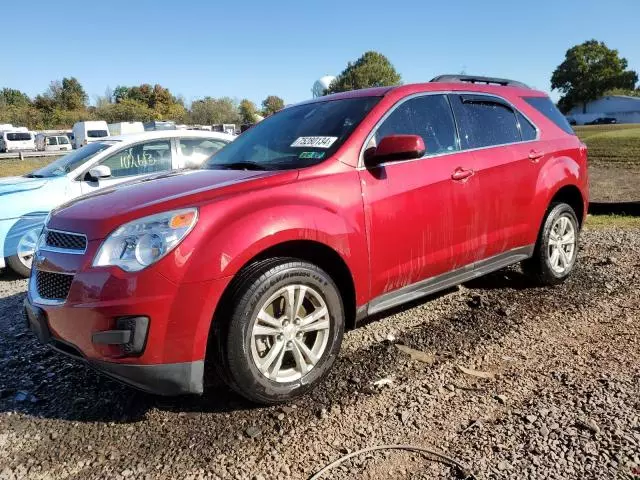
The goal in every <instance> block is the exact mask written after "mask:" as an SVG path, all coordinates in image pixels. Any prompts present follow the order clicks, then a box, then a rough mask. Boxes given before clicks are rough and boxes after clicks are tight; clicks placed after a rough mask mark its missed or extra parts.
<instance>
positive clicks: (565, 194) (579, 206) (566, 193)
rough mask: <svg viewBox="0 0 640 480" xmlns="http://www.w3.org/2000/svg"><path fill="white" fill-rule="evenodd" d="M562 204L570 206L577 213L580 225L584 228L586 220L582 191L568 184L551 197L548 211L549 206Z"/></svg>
mask: <svg viewBox="0 0 640 480" xmlns="http://www.w3.org/2000/svg"><path fill="white" fill-rule="evenodd" d="M557 202H562V203H566V204H567V205H569V206H570V207H571V208H573V211H574V212H575V213H576V216H577V217H578V224H579V226H580V227H582V224H583V222H584V218H585V214H586V211H585V202H584V197H583V196H582V192H581V191H580V189H579V188H578V187H577V186H576V185H574V184H568V185H564V186H562V187H560V188H559V189H558V190H557V191H556V192H555V193H554V194H553V196H552V197H551V200H549V202H548V205H547V210H548V209H549V206H551V205H552V204H553V203H557Z"/></svg>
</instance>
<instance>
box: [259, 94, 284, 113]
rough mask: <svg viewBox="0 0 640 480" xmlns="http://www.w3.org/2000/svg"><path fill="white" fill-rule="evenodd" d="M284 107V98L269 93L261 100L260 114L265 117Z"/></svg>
mask: <svg viewBox="0 0 640 480" xmlns="http://www.w3.org/2000/svg"><path fill="white" fill-rule="evenodd" d="M283 108H284V100H283V99H281V98H280V97H278V96H276V95H269V96H268V97H267V98H265V99H264V100H263V101H262V114H263V115H264V116H265V117H267V116H269V115H273V114H274V113H276V112H279V111H280V110H282V109H283Z"/></svg>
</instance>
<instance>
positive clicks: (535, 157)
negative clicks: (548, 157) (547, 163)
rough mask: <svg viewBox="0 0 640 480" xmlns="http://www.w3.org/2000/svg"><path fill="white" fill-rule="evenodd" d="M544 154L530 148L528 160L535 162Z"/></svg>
mask: <svg viewBox="0 0 640 480" xmlns="http://www.w3.org/2000/svg"><path fill="white" fill-rule="evenodd" d="M543 156H544V152H538V151H536V150H531V151H530V152H529V160H533V161H534V162H537V161H538V160H540V159H541V158H542V157H543Z"/></svg>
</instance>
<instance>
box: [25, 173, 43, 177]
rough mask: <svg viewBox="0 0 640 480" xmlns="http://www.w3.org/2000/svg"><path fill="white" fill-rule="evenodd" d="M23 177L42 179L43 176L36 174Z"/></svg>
mask: <svg viewBox="0 0 640 480" xmlns="http://www.w3.org/2000/svg"><path fill="white" fill-rule="evenodd" d="M25 177H26V178H44V175H40V174H37V173H27V174H26V175H25Z"/></svg>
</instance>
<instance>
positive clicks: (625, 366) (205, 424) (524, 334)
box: [0, 227, 640, 480]
mask: <svg viewBox="0 0 640 480" xmlns="http://www.w3.org/2000/svg"><path fill="white" fill-rule="evenodd" d="M582 244H583V249H582V251H581V254H580V261H579V265H580V266H579V268H578V270H577V272H576V274H575V275H574V276H573V277H572V278H571V279H570V280H569V281H568V282H567V283H566V284H564V285H563V286H560V287H556V288H549V289H547V288H545V289H536V288H530V287H528V286H527V283H526V279H524V278H523V276H522V275H521V274H520V272H519V270H518V269H517V268H512V269H507V270H503V271H500V272H497V273H495V274H492V275H490V276H488V277H485V278H482V279H479V280H476V281H474V282H472V283H470V284H467V285H466V286H464V287H460V288H458V289H453V290H450V291H448V292H446V293H445V294H443V295H440V296H438V297H436V298H431V299H429V301H426V302H423V303H419V304H416V305H413V306H412V307H411V308H406V309H403V310H397V311H395V312H392V313H391V314H388V315H387V316H384V317H381V318H377V319H375V321H369V322H368V323H367V324H366V325H365V326H364V327H362V328H360V329H358V330H356V331H353V332H350V333H349V334H348V335H346V337H345V342H344V347H343V353H342V355H341V357H340V359H339V360H338V362H337V363H336V367H335V368H334V370H333V372H332V374H331V375H330V376H329V379H328V380H327V382H325V383H324V384H323V385H322V386H321V387H320V388H318V389H317V390H315V391H314V392H313V393H312V394H310V395H309V396H307V397H305V398H303V399H300V400H298V401H296V402H295V403H294V404H291V405H286V406H279V407H269V408H263V407H255V406H252V405H249V404H247V403H246V402H244V401H243V400H241V399H240V398H238V397H237V396H235V395H233V394H231V393H229V392H227V391H226V390H225V389H224V388H222V387H219V388H216V389H215V391H214V392H212V393H211V394H209V396H206V397H203V398H177V399H175V398H174V399H164V398H159V397H153V396H150V395H146V394H143V393H139V392H136V391H134V390H131V389H129V388H127V387H124V386H122V385H119V384H117V383H115V382H113V381H110V380H108V379H106V378H104V377H102V376H99V375H97V374H95V373H93V372H92V371H91V370H89V369H88V368H86V367H85V366H84V365H82V364H81V363H78V362H76V361H72V360H68V359H66V358H65V357H63V356H61V355H59V354H57V353H53V352H51V351H49V350H48V349H47V348H45V347H42V346H40V345H38V343H37V342H36V340H35V339H34V338H33V337H32V335H31V334H30V333H27V332H26V331H25V328H24V326H23V323H22V319H21V315H20V305H21V302H22V299H23V297H24V291H25V281H22V280H12V279H11V278H8V277H7V276H6V275H5V276H4V277H1V278H0V478H1V479H14V478H34V479H40V478H56V479H57V478H77V479H87V478H105V477H108V478H154V479H155V478H194V479H196V478H223V479H256V480H259V479H263V480H266V479H271V478H307V477H308V476H309V475H311V474H312V473H313V472H315V471H317V470H318V469H319V468H321V467H322V466H323V465H325V464H327V463H329V462H331V461H333V460H335V459H337V458H339V457H341V456H342V455H343V454H345V453H348V452H352V451H354V450H358V449H360V448H364V447H369V446H375V445H383V444H398V443H402V444H414V445H418V446H422V447H427V448H431V449H436V450H438V451H441V452H444V453H446V454H448V455H450V456H453V457H455V458H457V459H459V460H460V461H462V462H463V463H465V464H467V465H468V466H469V467H470V469H471V470H472V471H473V472H474V473H475V475H476V476H477V477H478V478H518V479H522V478H549V479H556V478H557V479H564V478H576V479H577V478H579V479H586V478H594V479H595V478H599V479H600V478H633V473H632V472H633V471H634V470H633V469H634V468H637V467H638V466H640V347H639V345H640V323H639V315H638V314H639V312H640V230H639V229H637V228H636V229H621V228H618V227H607V228H599V229H594V230H587V231H585V232H584V234H583V243H582ZM402 344H404V345H405V346H408V347H411V348H414V349H417V350H419V351H421V352H423V353H424V354H425V355H422V360H423V361H419V360H415V359H413V358H412V357H411V356H410V355H409V354H407V353H405V352H403V351H401V350H400V349H399V348H398V345H402ZM460 367H462V368H463V369H464V368H466V369H471V371H468V372H469V373H471V374H469V373H464V372H463V371H462V370H461V368H460ZM478 375H481V376H482V377H490V378H482V377H479V376H478ZM381 379H384V380H383V382H381V383H383V384H382V385H374V384H373V382H376V381H378V380H381ZM458 477H460V472H456V471H454V470H453V469H451V468H449V467H446V466H443V465H442V464H439V463H434V462H431V461H429V460H427V459H426V458H424V457H422V456H420V455H417V454H411V453H404V452H383V453H373V454H366V455H361V456H358V457H356V458H354V459H353V460H350V461H347V462H345V463H343V464H342V465H341V466H340V467H338V468H336V469H334V470H331V472H330V473H328V474H327V475H326V476H325V477H324V478H334V479H352V478H364V479H374V478H375V479H387V478H410V479H427V478H458ZM636 478H637V477H636Z"/></svg>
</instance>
